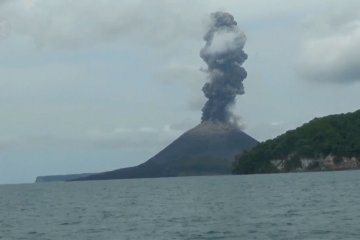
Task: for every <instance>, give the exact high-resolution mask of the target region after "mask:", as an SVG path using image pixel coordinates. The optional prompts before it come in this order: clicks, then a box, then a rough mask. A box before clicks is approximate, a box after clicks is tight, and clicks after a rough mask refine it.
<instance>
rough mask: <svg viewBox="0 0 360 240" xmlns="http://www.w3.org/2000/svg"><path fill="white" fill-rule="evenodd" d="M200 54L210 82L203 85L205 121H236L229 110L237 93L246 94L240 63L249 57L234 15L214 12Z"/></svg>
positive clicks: (243, 74)
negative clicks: (205, 65) (205, 99)
mask: <svg viewBox="0 0 360 240" xmlns="http://www.w3.org/2000/svg"><path fill="white" fill-rule="evenodd" d="M204 40H205V41H206V44H205V46H204V47H203V48H202V49H201V51H200V57H201V58H202V59H203V60H204V61H205V62H206V64H207V67H208V68H207V69H206V72H207V73H208V76H209V82H207V83H206V84H205V85H204V87H203V89H202V90H203V92H204V94H205V96H206V98H208V100H207V102H206V103H205V105H204V107H203V109H202V111H203V114H202V119H201V120H202V122H204V121H213V122H222V123H232V124H234V123H235V124H236V123H237V117H236V116H235V115H234V114H233V113H232V112H231V111H230V108H231V106H233V105H234V104H235V98H236V95H238V94H244V86H243V83H242V82H243V80H244V79H245V78H246V76H247V73H246V71H245V69H244V68H243V67H241V65H242V64H243V63H244V61H245V60H246V59H247V54H246V53H245V52H244V51H243V48H244V45H245V42H246V36H245V34H244V33H243V32H242V31H240V30H239V28H238V27H237V23H236V21H235V20H234V17H233V16H232V15H231V14H229V13H225V12H215V13H212V14H211V24H210V28H209V30H208V32H207V33H206V34H205V36H204Z"/></svg>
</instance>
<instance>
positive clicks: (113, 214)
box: [0, 171, 360, 240]
mask: <svg viewBox="0 0 360 240" xmlns="http://www.w3.org/2000/svg"><path fill="white" fill-rule="evenodd" d="M0 239H6V240H12V239H15V240H20V239H34V240H43V239H44V240H45V239H49V240H67V239H71V240H76V239H79V240H80V239H81V240H83V239H84V240H92V239H94V240H122V239H136V240H143V239H144V240H147V239H154V240H155V239H156V240H161V239H164V240H165V239H166V240H171V239H261V240H266V239H276V240H280V239H284V240H285V239H286V240H287V239H327V240H329V239H354V240H355V239H356V240H358V239H360V171H344V172H320V173H293V174H272V175H271V174H270V175H251V176H214V177H182V178H163V179H134V180H117V181H93V182H69V183H41V184H20V185H2V186H0Z"/></svg>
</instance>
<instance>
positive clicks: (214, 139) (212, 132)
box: [79, 122, 258, 180]
mask: <svg viewBox="0 0 360 240" xmlns="http://www.w3.org/2000/svg"><path fill="white" fill-rule="evenodd" d="M257 144H258V142H257V141H256V140H255V139H253V138H252V137H250V136H248V135H247V134H245V133H244V132H242V131H241V130H239V129H238V128H236V127H234V126H231V125H227V124H215V123H213V122H203V123H202V124H200V125H198V126H196V127H195V128H193V129H191V130H189V131H188V132H186V133H184V134H183V135H181V136H180V137H179V138H178V139H176V140H175V141H174V142H172V143H171V144H170V145H169V146H167V147H166V148H165V149H163V150H162V151H160V152H159V153H158V154H156V155H155V156H154V157H152V158H150V159H149V160H148V161H146V162H145V163H143V164H140V165H138V166H136V167H129V168H122V169H118V170H114V171H110V172H104V173H100V174H96V175H91V176H88V177H85V178H81V179H79V180H104V179H124V178H153V177H175V176H191V175H215V174H230V173H231V169H232V162H233V159H234V156H235V155H237V154H239V153H241V152H242V151H243V150H248V149H250V148H252V147H254V146H255V145H257Z"/></svg>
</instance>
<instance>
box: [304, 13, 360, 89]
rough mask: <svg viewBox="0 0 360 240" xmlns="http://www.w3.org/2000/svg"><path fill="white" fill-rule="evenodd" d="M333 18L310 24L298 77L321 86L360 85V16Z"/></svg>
mask: <svg viewBox="0 0 360 240" xmlns="http://www.w3.org/2000/svg"><path fill="white" fill-rule="evenodd" d="M350 16H351V17H352V18H350V17H349V16H346V17H339V16H336V17H334V18H327V19H325V20H323V21H325V22H321V21H320V22H318V23H317V24H314V29H312V32H311V33H310V36H309V37H308V38H307V39H306V40H305V42H304V44H303V49H302V55H301V60H300V67H299V73H300V75H301V76H302V77H303V78H306V79H309V80H317V81H323V82H336V83H348V82H354V81H360V68H359V66H360V16H358V15H355V16H354V15H351V14H350Z"/></svg>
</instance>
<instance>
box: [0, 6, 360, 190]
mask: <svg viewBox="0 0 360 240" xmlns="http://www.w3.org/2000/svg"><path fill="white" fill-rule="evenodd" d="M359 10H360V2H359V1H357V0H344V1H338V0H327V1H323V0H303V1H298V0H227V1H217V0H193V1H191V3H190V2H189V1H179V0H178V1H174V0H152V1H146V0H143V1H142V0H119V1H115V0H98V1H90V0H77V1H72V0H52V1H48V0H0V117H1V121H0V184H8V183H24V182H25V183H26V182H34V180H35V178H36V176H40V175H52V174H67V173H83V172H101V171H106V170H113V169H117V168H122V167H128V166H134V165H137V164H139V163H142V162H144V161H146V160H147V159H149V158H150V157H152V156H153V155H154V154H156V153H157V152H158V151H160V150H161V149H163V148H164V147H166V146H167V145H168V144H169V143H171V142H172V141H173V140H175V139H176V138H177V137H178V136H180V135H181V134H182V133H183V132H185V131H187V130H188V129H190V128H192V127H195V126H196V125H197V124H199V123H200V118H201V108H202V106H203V104H204V103H205V97H204V95H203V93H202V91H201V88H202V86H203V85H204V83H205V82H206V74H205V73H204V71H203V69H204V68H205V66H206V64H205V63H204V62H203V61H202V59H201V58H200V56H199V51H200V49H201V48H202V47H203V46H204V44H205V42H204V40H203V35H204V33H205V32H206V27H207V26H208V24H209V23H208V21H209V15H210V13H212V12H215V11H226V12H229V13H230V14H232V15H233V16H234V18H235V20H236V21H237V23H238V26H239V28H240V29H242V31H243V32H244V33H245V35H246V38H247V42H246V45H245V47H244V50H245V52H246V53H247V54H248V60H247V61H246V62H245V63H244V68H245V69H246V71H247V72H248V76H247V78H246V79H245V80H244V82H243V83H244V88H245V94H244V95H241V96H238V97H237V103H236V105H235V106H234V108H233V112H234V113H236V114H237V115H239V116H240V117H241V123H242V125H243V129H244V131H245V132H246V133H248V134H249V135H251V136H253V137H254V138H256V139H257V140H259V141H263V140H266V139H270V138H273V137H276V136H278V135H279V134H282V133H284V132H286V131H287V130H289V129H293V128H296V127H299V126H301V125H302V124H304V123H306V122H308V121H309V120H311V119H312V118H314V117H321V116H325V115H328V114H336V113H345V112H350V111H354V110H357V109H359V106H360V100H359V98H358V93H359V92H360V68H359V67H358V66H359V65H360V11H359Z"/></svg>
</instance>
